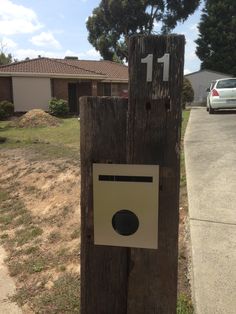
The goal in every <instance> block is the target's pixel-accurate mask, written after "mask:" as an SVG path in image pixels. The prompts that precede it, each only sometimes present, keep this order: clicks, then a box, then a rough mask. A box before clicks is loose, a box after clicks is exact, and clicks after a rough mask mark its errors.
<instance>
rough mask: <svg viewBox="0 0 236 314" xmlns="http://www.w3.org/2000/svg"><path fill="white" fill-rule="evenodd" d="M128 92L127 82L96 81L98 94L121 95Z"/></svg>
mask: <svg viewBox="0 0 236 314" xmlns="http://www.w3.org/2000/svg"><path fill="white" fill-rule="evenodd" d="M127 92H128V83H105V82H104V83H103V82H101V83H98V96H117V97H122V96H124V95H126V94H127Z"/></svg>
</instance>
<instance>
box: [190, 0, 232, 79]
mask: <svg viewBox="0 0 236 314" xmlns="http://www.w3.org/2000/svg"><path fill="white" fill-rule="evenodd" d="M198 28H199V33H200V34H199V38H198V39H197V40H196V43H197V49H196V54H197V56H198V57H199V58H200V60H201V61H202V64H201V68H202V69H209V70H213V71H219V72H223V73H227V74H232V75H233V76H235V75H236V1H235V0H206V5H205V8H204V10H203V14H202V16H201V21H200V24H199V27H198Z"/></svg>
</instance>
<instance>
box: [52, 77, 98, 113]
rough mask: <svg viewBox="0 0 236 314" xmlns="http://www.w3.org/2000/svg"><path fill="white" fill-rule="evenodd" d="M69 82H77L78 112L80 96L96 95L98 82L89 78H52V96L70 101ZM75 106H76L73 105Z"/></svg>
mask: <svg viewBox="0 0 236 314" xmlns="http://www.w3.org/2000/svg"><path fill="white" fill-rule="evenodd" d="M68 84H76V94H77V104H76V107H77V108H78V110H77V113H78V112H79V97H81V96H92V94H93V95H94V96H96V95H95V94H96V92H97V84H96V82H92V81H89V80H84V81H82V80H73V79H52V80H51V86H52V96H53V97H55V98H58V99H65V100H67V101H68V102H69V107H71V106H70V101H69V93H68V91H69V90H68ZM73 107H74V106H73Z"/></svg>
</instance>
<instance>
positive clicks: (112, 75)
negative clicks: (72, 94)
mask: <svg viewBox="0 0 236 314" xmlns="http://www.w3.org/2000/svg"><path fill="white" fill-rule="evenodd" d="M1 73H11V74H14V73H22V74H23V73H35V74H49V76H50V74H62V75H68V76H70V75H78V78H79V77H80V76H84V75H86V76H88V77H91V78H92V77H95V76H97V75H99V76H104V80H110V81H113V80H127V81H128V67H127V66H125V65H122V64H119V63H116V62H112V61H105V60H104V61H103V60H102V61H90V60H73V59H72V60H71V59H51V58H37V59H31V60H25V61H20V62H15V63H11V64H7V65H4V66H0V75H1Z"/></svg>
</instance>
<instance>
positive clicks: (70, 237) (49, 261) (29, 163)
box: [0, 149, 80, 313]
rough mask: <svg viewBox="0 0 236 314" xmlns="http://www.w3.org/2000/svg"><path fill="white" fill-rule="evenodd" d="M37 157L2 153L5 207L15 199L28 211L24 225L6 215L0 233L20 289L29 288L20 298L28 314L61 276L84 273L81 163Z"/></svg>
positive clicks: (27, 153) (0, 170)
mask: <svg viewBox="0 0 236 314" xmlns="http://www.w3.org/2000/svg"><path fill="white" fill-rule="evenodd" d="M37 159H38V158H37V156H34V155H33V153H32V152H31V151H22V150H21V149H14V150H12V149H11V150H1V153H0V186H1V190H3V191H6V192H7V193H8V195H9V196H8V197H7V198H6V200H5V203H4V202H3V203H4V204H5V207H6V206H8V205H9V202H10V199H11V200H14V202H15V203H18V204H19V203H20V204H21V206H23V208H24V210H26V211H25V212H24V214H22V215H21V216H20V219H21V220H22V222H20V223H17V219H18V220H19V216H17V217H13V219H12V220H11V221H10V222H9V223H6V222H8V220H7V217H8V216H6V214H5V216H4V218H5V220H4V221H3V226H2V228H1V231H0V236H1V239H4V241H2V243H3V244H4V247H5V248H6V250H7V252H8V254H9V258H8V259H7V261H6V263H7V264H8V267H9V271H10V274H11V275H12V276H14V277H15V282H16V285H17V288H18V289H21V288H24V287H27V290H28V292H27V296H28V298H26V300H24V296H22V297H21V298H20V299H17V301H19V302H20V303H21V305H23V310H25V313H31V311H30V309H31V308H32V307H34V306H33V304H34V299H35V297H37V295H38V294H40V293H41V292H42V291H43V290H47V289H48V290H50V289H51V288H52V287H53V286H54V283H55V281H56V280H57V279H58V278H59V277H60V275H61V274H63V275H64V274H65V273H70V274H71V273H72V274H73V275H74V274H77V275H79V273H80V263H79V256H80V236H79V234H80V210H79V206H80V169H79V164H78V162H76V161H75V162H72V161H71V160H63V159H57V160H37ZM10 206H13V203H12V204H10ZM9 210H10V208H9ZM24 215H25V216H24ZM9 220H10V219H9ZM4 222H5V223H4ZM14 222H15V223H14ZM27 228H28V229H27ZM30 228H31V229H30ZM28 230H29V232H28V233H27V231H28ZM37 230H39V232H38V233H37ZM21 231H24V233H23V232H21ZM31 231H32V232H34V233H32V232H31ZM35 231H36V232H35ZM30 232H31V233H32V234H33V236H32V234H31V233H30ZM22 234H23V235H24V236H25V237H23V238H22ZM31 251H32V252H31ZM31 253H32V254H33V255H32V254H31ZM30 256H31V259H30ZM35 261H36V262H37V261H38V263H35ZM21 266H22V267H21ZM27 266H28V267H27ZM21 291H23V290H21ZM27 299H28V300H27Z"/></svg>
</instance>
